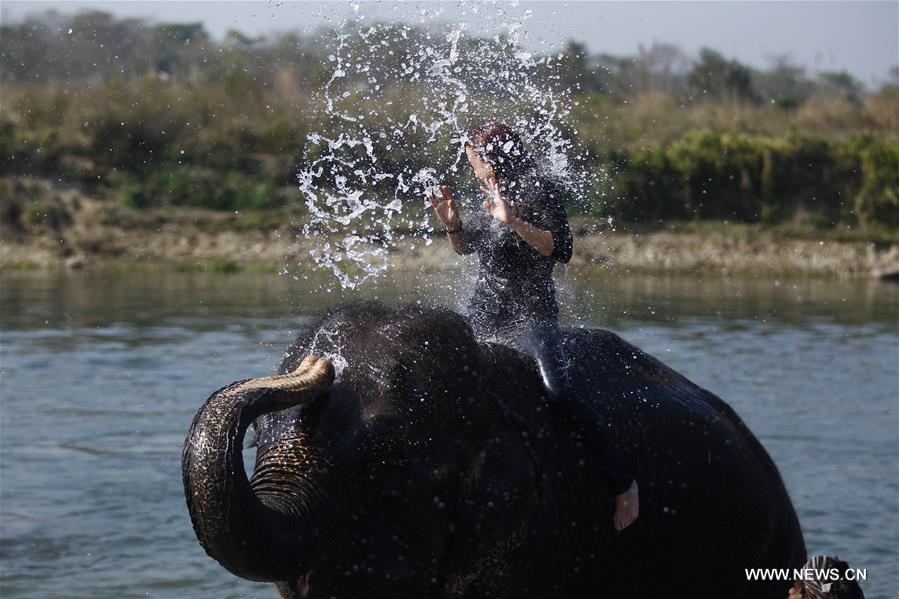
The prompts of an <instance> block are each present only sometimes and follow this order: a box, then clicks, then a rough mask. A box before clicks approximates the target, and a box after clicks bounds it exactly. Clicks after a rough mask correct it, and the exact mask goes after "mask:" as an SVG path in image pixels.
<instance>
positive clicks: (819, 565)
mask: <svg viewBox="0 0 899 599" xmlns="http://www.w3.org/2000/svg"><path fill="white" fill-rule="evenodd" d="M803 568H806V569H808V570H811V571H821V570H830V569H836V570H837V571H838V572H839V573H840V576H841V578H840V580H835V581H832V582H831V581H829V580H819V579H817V578H815V579H813V580H800V581H799V587H800V589H801V593H802V596H803V597H807V598H808V599H865V594H864V593H863V592H862V589H861V587H859V586H858V582H856V581H855V580H846V579H845V578H842V577H844V576H845V574H846V570H848V569H849V564H847V563H846V562H844V561H842V560H841V559H840V558H838V557H831V556H829V555H816V556H814V557H813V558H811V559H810V560H808V561H807V562H806V563H805V565H804V566H803Z"/></svg>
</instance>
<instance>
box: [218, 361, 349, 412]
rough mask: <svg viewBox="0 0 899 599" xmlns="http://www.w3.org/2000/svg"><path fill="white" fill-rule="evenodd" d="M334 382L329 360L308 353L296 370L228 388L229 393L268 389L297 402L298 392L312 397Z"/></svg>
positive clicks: (332, 367) (331, 365)
mask: <svg viewBox="0 0 899 599" xmlns="http://www.w3.org/2000/svg"><path fill="white" fill-rule="evenodd" d="M333 382H334V365H333V364H331V361H330V360H327V359H325V358H320V357H319V356H316V355H313V354H309V355H308V356H306V357H305V358H303V361H302V362H300V365H299V366H297V368H296V370H294V371H293V372H289V373H287V374H278V375H273V376H263V377H259V378H255V379H249V380H247V381H244V382H242V383H240V384H238V385H237V386H236V387H234V388H233V389H231V390H230V392H231V393H243V392H246V391H252V390H256V389H259V390H270V391H274V392H276V393H277V394H278V395H281V396H284V397H285V399H286V400H288V401H291V400H292V401H291V403H294V402H297V400H298V399H299V400H300V401H302V399H301V398H297V397H296V396H297V395H298V394H302V395H304V396H306V397H309V398H313V397H315V396H316V395H317V394H318V393H319V392H321V391H324V390H325V389H327V388H328V387H330V386H331V383H333Z"/></svg>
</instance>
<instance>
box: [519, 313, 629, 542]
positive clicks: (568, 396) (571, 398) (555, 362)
mask: <svg viewBox="0 0 899 599" xmlns="http://www.w3.org/2000/svg"><path fill="white" fill-rule="evenodd" d="M521 342H522V344H523V345H524V346H525V347H526V350H527V351H529V352H530V353H531V354H532V355H533V356H534V358H535V359H536V360H537V365H538V367H539V368H540V375H541V377H542V378H543V383H544V385H545V386H546V389H547V391H549V394H550V396H551V397H552V401H550V402H549V407H550V409H551V410H553V412H554V414H553V415H554V416H555V417H556V418H557V419H559V420H560V421H562V422H563V423H564V424H565V425H566V426H567V427H568V428H569V429H571V430H573V431H575V432H576V433H578V434H579V435H580V436H581V438H582V439H583V440H584V443H586V444H587V446H588V451H589V453H590V454H591V455H592V456H593V457H594V459H595V460H596V462H597V464H598V466H599V467H600V469H601V470H602V471H603V473H604V475H605V478H606V480H607V482H608V484H609V488H610V490H611V492H612V494H613V495H614V496H615V517H614V525H615V529H616V530H618V531H619V532H620V531H621V530H623V529H624V528H626V527H627V526H628V525H630V524H631V523H632V522H633V521H634V520H636V518H637V515H638V513H639V502H638V496H637V495H638V491H637V483H636V481H635V480H634V477H633V476H631V474H630V471H628V469H627V465H626V464H625V463H624V459H623V458H622V457H621V453H620V452H619V451H618V449H617V448H616V447H615V446H614V445H613V444H612V442H611V438H610V437H609V434H608V431H607V430H606V426H605V423H604V422H603V421H602V418H601V417H600V416H599V414H597V412H596V411H595V410H593V409H592V408H591V407H590V406H588V405H587V404H585V403H584V402H582V401H579V400H578V399H577V397H575V395H574V393H573V392H572V390H571V385H570V381H569V378H568V358H567V355H566V353H565V348H564V346H563V344H562V336H561V334H560V332H559V330H558V328H557V327H554V326H540V327H535V328H533V329H532V330H530V331H529V332H527V333H525V334H524V335H523V337H522V339H521Z"/></svg>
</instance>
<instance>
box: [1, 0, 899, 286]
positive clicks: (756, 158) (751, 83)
mask: <svg viewBox="0 0 899 599" xmlns="http://www.w3.org/2000/svg"><path fill="white" fill-rule="evenodd" d="M400 28H401V26H399V25H395V26H386V25H385V26H383V27H382V28H381V30H380V31H378V32H377V35H378V36H380V37H381V38H383V39H384V40H386V42H389V47H390V49H391V53H390V54H389V55H385V57H384V61H383V62H379V63H378V64H377V65H375V68H377V69H383V70H384V73H391V72H394V73H400V72H402V69H401V68H400V65H402V64H403V61H404V60H407V58H408V56H410V55H412V53H414V52H417V51H418V50H419V49H420V48H421V47H427V46H437V45H439V44H441V43H444V40H443V37H442V36H435V37H433V38H432V37H429V36H430V34H429V33H428V32H427V31H425V30H421V29H415V28H411V29H410V28H405V29H403V31H402V34H399V33H397V32H398V31H399V29H400ZM373 35H374V34H373ZM438 37H439V39H438ZM370 41H371V40H370ZM485 43H490V42H489V41H485V40H478V39H474V38H467V39H463V40H462V42H461V44H462V45H461V51H463V52H464V51H465V50H466V48H467V49H472V48H476V47H477V44H485ZM332 50H333V49H332V48H330V47H329V46H328V45H327V43H326V42H324V41H322V40H321V38H320V37H317V36H307V37H300V36H297V35H294V34H285V35H282V36H280V37H277V38H274V39H261V38H260V39H250V38H247V37H246V36H244V35H242V34H240V33H239V32H231V33H230V34H229V35H228V36H227V37H226V39H224V40H221V41H216V40H213V39H211V38H210V37H209V35H208V34H207V33H206V32H205V31H204V30H203V28H202V26H201V25H199V24H190V23H188V24H148V23H145V22H142V21H140V20H134V19H125V20H118V19H115V18H114V17H112V16H111V15H108V14H106V13H102V12H85V13H81V14H78V15H75V16H71V17H69V16H64V15H60V14H57V13H47V14H45V15H42V16H39V17H34V18H31V19H29V20H28V21H26V22H25V23H22V24H17V25H3V26H2V27H0V80H2V84H3V98H2V105H0V176H11V175H31V176H36V177H47V178H50V177H52V178H53V179H59V180H63V181H66V182H69V183H74V184H77V185H79V186H81V187H84V188H86V189H88V190H89V191H91V192H94V193H95V194H96V195H100V196H103V197H105V198H108V200H109V202H110V205H121V206H127V207H133V208H138V209H141V210H157V209H165V208H167V207H170V206H184V207H198V208H210V209H215V210H239V211H247V210H261V209H266V210H271V209H275V208H278V209H284V207H285V206H291V207H293V208H294V210H296V209H298V208H299V206H300V202H299V199H298V197H297V189H296V170H297V168H298V164H299V163H300V161H301V159H302V157H303V155H304V152H305V151H306V149H307V145H306V144H307V140H306V135H307V133H308V132H310V131H325V130H327V128H328V126H329V125H328V124H327V123H324V122H319V121H317V120H316V119H317V118H319V117H317V116H316V115H319V114H321V112H322V111H321V110H316V109H315V107H316V106H318V107H320V105H321V102H322V99H321V98H320V96H319V95H318V94H317V91H318V90H320V89H321V88H322V86H323V85H324V84H325V82H326V81H327V80H328V78H329V76H330V69H331V68H332V63H330V62H329V60H328V54H329V53H330V52H331V51H332ZM549 62H550V61H547V63H546V64H545V66H544V67H541V68H543V69H544V71H545V72H543V73H542V75H541V76H544V77H545V78H546V81H547V84H548V85H556V86H558V88H559V91H560V93H562V91H563V90H567V93H569V94H570V98H571V101H572V105H573V110H572V113H571V115H570V123H569V125H570V127H569V130H570V135H571V136H572V137H573V138H575V139H574V141H575V145H576V147H578V148H583V150H584V151H583V153H582V154H583V155H582V156H581V164H580V166H582V167H583V168H585V169H586V171H587V172H591V173H595V174H597V175H598V176H596V177H592V180H593V183H592V187H590V188H589V189H588V190H587V191H588V193H587V196H586V197H585V198H583V199H582V200H581V201H579V202H577V203H576V205H574V206H572V210H573V211H574V212H580V213H582V214H586V215H591V216H597V215H602V216H612V217H614V219H615V220H616V221H617V222H623V223H648V224H652V223H658V222H660V221H665V222H673V221H690V220H715V221H727V222H730V223H762V224H765V225H770V226H773V225H777V224H781V225H789V226H794V227H803V228H805V227H810V228H813V229H816V230H828V229H836V228H841V229H845V228H852V229H862V230H867V231H870V232H871V233H872V234H874V233H875V232H877V231H892V230H895V229H897V228H899V221H897V218H899V216H897V215H899V72H897V73H894V74H893V75H894V78H895V79H896V81H894V82H893V83H890V84H885V85H884V86H883V87H882V88H881V89H879V90H876V91H866V90H865V89H864V88H863V86H861V85H860V84H859V83H858V82H857V81H855V80H854V79H853V78H852V77H851V76H850V75H848V74H847V73H822V74H819V75H817V76H815V77H809V76H807V75H806V74H805V72H804V71H803V69H801V68H798V67H796V66H794V65H791V64H790V63H789V62H788V61H786V60H783V59H781V60H779V61H777V62H776V63H775V64H773V65H772V67H771V68H770V69H768V70H764V71H757V70H753V69H750V68H749V67H746V66H745V65H741V64H740V63H738V62H736V61H734V60H730V59H728V58H726V57H723V56H721V55H720V54H718V53H716V52H714V51H712V50H709V49H705V50H703V51H702V52H701V53H700V55H699V56H698V57H697V58H695V59H692V58H690V57H688V56H686V55H684V54H683V53H681V52H680V51H679V50H678V49H677V48H675V47H672V46H667V45H658V44H657V45H654V46H652V47H650V48H648V49H641V51H640V53H639V54H638V55H637V56H624V57H614V56H608V55H595V56H588V55H587V54H586V53H585V52H584V50H583V48H582V47H581V46H579V45H577V44H571V45H569V47H568V48H567V50H566V51H565V52H564V53H562V54H561V55H559V56H558V57H555V58H554V59H553V61H551V62H552V67H550V66H549ZM368 75H371V74H370V73H369V74H368ZM368 75H366V74H362V73H350V74H349V75H348V76H347V78H346V80H345V81H344V82H343V85H347V86H353V85H358V84H359V83H360V82H362V83H364V82H365V81H366V79H365V77H366V76H368ZM385 77H386V78H387V79H390V77H389V76H388V75H385ZM485 93H487V91H485ZM420 97H421V93H420V90H416V88H415V85H414V84H413V83H411V82H409V81H403V80H398V79H397V78H396V77H394V79H393V80H392V81H391V82H390V83H389V89H388V90H387V91H385V92H384V93H383V94H382V95H381V96H379V97H378V99H377V100H372V101H382V102H386V100H385V99H386V98H390V101H391V102H392V104H391V105H390V107H389V110H388V111H389V112H390V113H391V117H392V118H393V119H394V120H395V121H399V122H402V121H403V119H405V118H408V116H409V115H411V114H413V113H414V112H415V110H417V109H419V108H420V100H419V98H420ZM472 103H473V104H476V103H477V101H476V99H473V100H472ZM481 104H482V105H485V106H489V105H490V102H481ZM382 108H383V107H382ZM385 110H387V109H385ZM381 114H383V112H382V113H381ZM371 125H372V127H374V128H377V126H378V123H377V122H374V121H373V122H372V123H371ZM377 158H378V159H379V160H381V161H383V163H384V164H387V165H390V164H402V165H403V167H404V168H405V169H420V168H424V167H427V166H430V165H429V163H428V156H427V155H426V153H423V152H420V151H417V150H415V149H414V148H413V147H411V146H409V147H399V148H394V149H392V150H391V152H390V154H389V155H387V154H379V155H378V156H377ZM26 200H27V201H26ZM41 201H42V200H41V199H40V198H31V199H23V198H19V197H17V196H16V194H15V193H11V194H8V193H3V201H2V205H0V213H2V214H0V216H2V219H3V221H4V222H14V223H24V224H25V225H34V224H38V223H41V224H46V225H47V226H49V227H51V228H58V227H61V226H65V222H64V219H65V212H60V211H59V210H58V209H56V208H55V207H54V205H52V204H51V205H48V206H43V205H41V204H40V203H41ZM263 220H264V219H263ZM210 268H215V269H219V268H225V267H223V266H214V267H210Z"/></svg>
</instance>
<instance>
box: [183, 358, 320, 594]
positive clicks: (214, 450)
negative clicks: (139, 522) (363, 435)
mask: <svg viewBox="0 0 899 599" xmlns="http://www.w3.org/2000/svg"><path fill="white" fill-rule="evenodd" d="M333 380H334V368H333V366H332V365H331V363H330V362H328V361H327V360H324V359H320V358H318V357H316V356H307V357H306V359H304V360H303V362H302V363H301V364H300V366H299V367H298V368H297V369H296V370H295V371H294V372H291V373H289V374H285V375H278V376H269V377H263V378H257V379H250V380H246V381H240V382H237V383H233V384H231V385H229V386H228V387H225V388H224V389H221V390H219V391H217V392H216V393H214V394H213V395H212V396H211V397H210V398H209V399H208V400H207V401H206V403H205V404H204V405H203V407H202V408H200V411H199V412H198V413H197V415H196V417H194V420H193V423H192V424H191V427H190V430H189V431H188V434H187V439H186V440H185V443H184V449H183V451H182V454H181V470H182V477H183V482H184V493H185V496H186V498H187V508H188V510H189V512H190V517H191V521H192V522H193V526H194V531H195V532H196V534H197V538H198V539H199V541H200V544H201V545H202V546H203V548H204V549H205V550H206V553H208V554H209V555H210V556H211V557H213V558H214V559H216V560H217V561H218V562H219V563H221V564H222V566H224V567H225V568H226V569H228V570H229V571H230V572H232V573H234V574H236V575H237V576H241V577H243V578H246V579H249V580H256V581H281V580H290V579H292V578H295V577H296V576H297V575H298V572H299V571H300V570H301V567H302V563H301V560H302V551H303V549H304V547H305V546H306V545H308V541H309V537H310V535H311V530H312V526H311V522H310V520H309V518H308V517H303V516H302V515H300V514H297V513H296V510H291V509H287V506H286V505H285V504H284V502H283V501H278V500H277V498H276V497H274V496H272V494H270V493H265V492H263V493H260V494H258V495H257V493H255V492H254V491H253V489H252V487H251V486H250V482H249V481H248V480H247V475H246V471H245V470H244V465H243V439H244V435H245V433H246V430H247V428H248V427H249V426H250V424H251V423H252V422H253V421H254V420H255V419H256V418H258V417H259V416H261V415H263V414H266V413H269V412H274V411H277V410H283V409H286V408H289V407H291V406H294V405H297V404H299V403H302V402H305V401H309V400H310V399H313V398H315V397H316V396H318V395H319V394H320V393H321V392H322V391H324V390H325V389H326V388H327V387H328V386H329V385H330V384H331V383H332V382H333Z"/></svg>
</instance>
